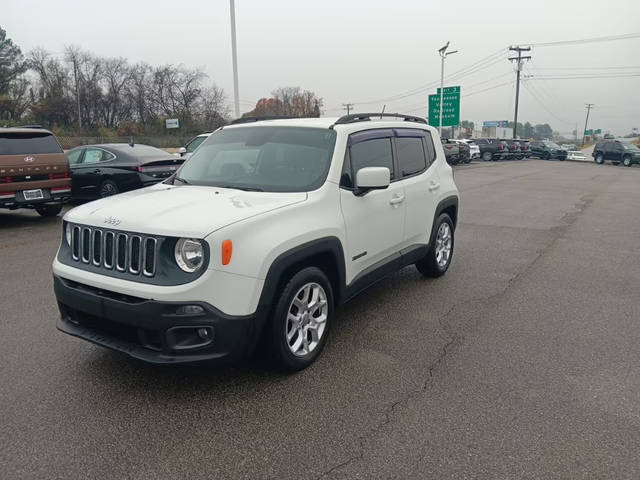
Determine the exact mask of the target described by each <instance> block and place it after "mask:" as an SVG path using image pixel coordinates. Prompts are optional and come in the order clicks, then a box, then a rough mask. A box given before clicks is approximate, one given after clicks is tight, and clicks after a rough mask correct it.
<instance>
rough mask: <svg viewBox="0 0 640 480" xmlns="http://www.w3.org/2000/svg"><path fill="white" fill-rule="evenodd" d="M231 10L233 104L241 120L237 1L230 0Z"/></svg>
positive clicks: (237, 116)
mask: <svg viewBox="0 0 640 480" xmlns="http://www.w3.org/2000/svg"><path fill="white" fill-rule="evenodd" d="M229 7H230V9H231V56H232V59H233V103H234V106H235V113H236V118H240V93H239V92H238V51H237V47H236V5H235V0H229Z"/></svg>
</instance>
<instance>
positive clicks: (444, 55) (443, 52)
mask: <svg viewBox="0 0 640 480" xmlns="http://www.w3.org/2000/svg"><path fill="white" fill-rule="evenodd" d="M449 43H451V42H449V41H447V43H446V45H445V46H444V47H442V48H441V49H440V50H438V53H439V54H440V58H441V63H440V119H439V125H440V126H439V128H438V134H439V135H440V136H442V104H443V101H444V60H445V58H447V57H448V56H449V55H453V54H454V53H457V52H458V50H452V51H450V52H447V48H449Z"/></svg>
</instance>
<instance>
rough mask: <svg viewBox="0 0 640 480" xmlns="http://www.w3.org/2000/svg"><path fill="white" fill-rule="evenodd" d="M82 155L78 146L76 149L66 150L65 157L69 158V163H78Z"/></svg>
mask: <svg viewBox="0 0 640 480" xmlns="http://www.w3.org/2000/svg"><path fill="white" fill-rule="evenodd" d="M81 157H82V149H81V148H78V149H76V150H71V151H70V152H67V158H68V159H69V165H77V164H79V163H80V158H81Z"/></svg>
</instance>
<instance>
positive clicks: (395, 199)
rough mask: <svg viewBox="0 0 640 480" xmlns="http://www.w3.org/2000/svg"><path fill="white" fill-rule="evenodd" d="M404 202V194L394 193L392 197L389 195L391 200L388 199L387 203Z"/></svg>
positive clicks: (396, 203)
mask: <svg viewBox="0 0 640 480" xmlns="http://www.w3.org/2000/svg"><path fill="white" fill-rule="evenodd" d="M402 202H404V195H397V194H396V195H394V196H393V197H391V200H389V203H390V204H391V205H398V204H399V203H402Z"/></svg>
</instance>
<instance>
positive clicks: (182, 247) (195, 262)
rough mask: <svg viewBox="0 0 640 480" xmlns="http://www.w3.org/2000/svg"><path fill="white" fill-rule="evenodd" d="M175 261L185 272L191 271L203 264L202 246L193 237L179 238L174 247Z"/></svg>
mask: <svg viewBox="0 0 640 480" xmlns="http://www.w3.org/2000/svg"><path fill="white" fill-rule="evenodd" d="M175 256H176V263H177V264H178V266H179V267H180V268H181V269H182V270H183V271H185V272H187V273H193V272H195V271H196V270H198V269H199V268H200V267H202V265H203V264H204V247H203V246H202V242H201V241H200V240H196V239H195V238H181V239H180V240H178V242H177V243H176V248H175Z"/></svg>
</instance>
